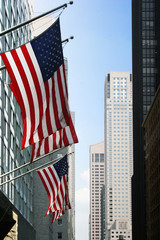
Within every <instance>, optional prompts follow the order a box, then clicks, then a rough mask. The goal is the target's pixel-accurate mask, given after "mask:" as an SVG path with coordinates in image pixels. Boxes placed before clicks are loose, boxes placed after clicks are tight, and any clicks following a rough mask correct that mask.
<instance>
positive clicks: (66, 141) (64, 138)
mask: <svg viewBox="0 0 160 240" xmlns="http://www.w3.org/2000/svg"><path fill="white" fill-rule="evenodd" d="M63 142H64V146H68V145H69V144H70V143H69V141H68V138H67V134H66V129H65V128H64V129H63Z"/></svg>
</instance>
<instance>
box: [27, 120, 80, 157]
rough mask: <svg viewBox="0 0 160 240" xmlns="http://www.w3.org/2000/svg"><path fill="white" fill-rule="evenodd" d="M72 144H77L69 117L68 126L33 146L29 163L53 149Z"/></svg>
mask: <svg viewBox="0 0 160 240" xmlns="http://www.w3.org/2000/svg"><path fill="white" fill-rule="evenodd" d="M74 143H78V138H77V135H76V131H75V128H74V124H73V121H72V117H71V116H70V124H69V126H67V127H65V128H63V129H61V130H59V131H57V132H56V133H53V134H52V135H50V136H49V137H47V138H45V139H43V140H41V141H39V142H37V143H35V144H33V147H32V154H31V162H32V161H33V160H34V159H35V158H37V157H39V156H42V155H45V154H47V153H50V152H52V151H53V150H55V149H58V148H62V147H66V146H69V145H71V144H74Z"/></svg>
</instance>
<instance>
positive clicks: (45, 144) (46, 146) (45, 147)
mask: <svg viewBox="0 0 160 240" xmlns="http://www.w3.org/2000/svg"><path fill="white" fill-rule="evenodd" d="M44 152H45V154H46V153H48V152H49V138H48V137H47V138H46V139H45V140H44Z"/></svg>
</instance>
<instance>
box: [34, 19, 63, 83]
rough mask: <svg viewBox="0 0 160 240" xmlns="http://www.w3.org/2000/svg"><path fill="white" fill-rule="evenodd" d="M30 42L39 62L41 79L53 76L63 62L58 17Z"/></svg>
mask: <svg viewBox="0 0 160 240" xmlns="http://www.w3.org/2000/svg"><path fill="white" fill-rule="evenodd" d="M30 43H31V45H32V48H33V51H34V53H35V55H36V58H37V61H38V63H39V67H40V69H41V72H42V76H43V81H44V82H45V81H47V80H48V79H49V78H51V77H52V76H53V74H54V72H56V71H57V69H58V68H59V67H60V66H61V65H62V63H63V51H62V43H61V33H60V23H59V19H57V20H56V22H55V23H53V25H52V26H51V27H49V28H48V29H47V30H46V31H45V32H43V33H42V34H40V35H39V36H38V37H37V38H35V39H33V40H32V41H31V42H30Z"/></svg>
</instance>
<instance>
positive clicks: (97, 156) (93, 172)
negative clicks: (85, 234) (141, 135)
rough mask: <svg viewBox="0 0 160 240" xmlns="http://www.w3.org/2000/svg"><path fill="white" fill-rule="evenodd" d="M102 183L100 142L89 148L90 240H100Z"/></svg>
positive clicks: (103, 172) (103, 164)
mask: <svg viewBox="0 0 160 240" xmlns="http://www.w3.org/2000/svg"><path fill="white" fill-rule="evenodd" d="M104 181H105V163H104V142H100V143H97V144H94V145H91V146H90V240H96V239H97V240H99V239H101V190H102V186H103V185H104Z"/></svg>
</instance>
